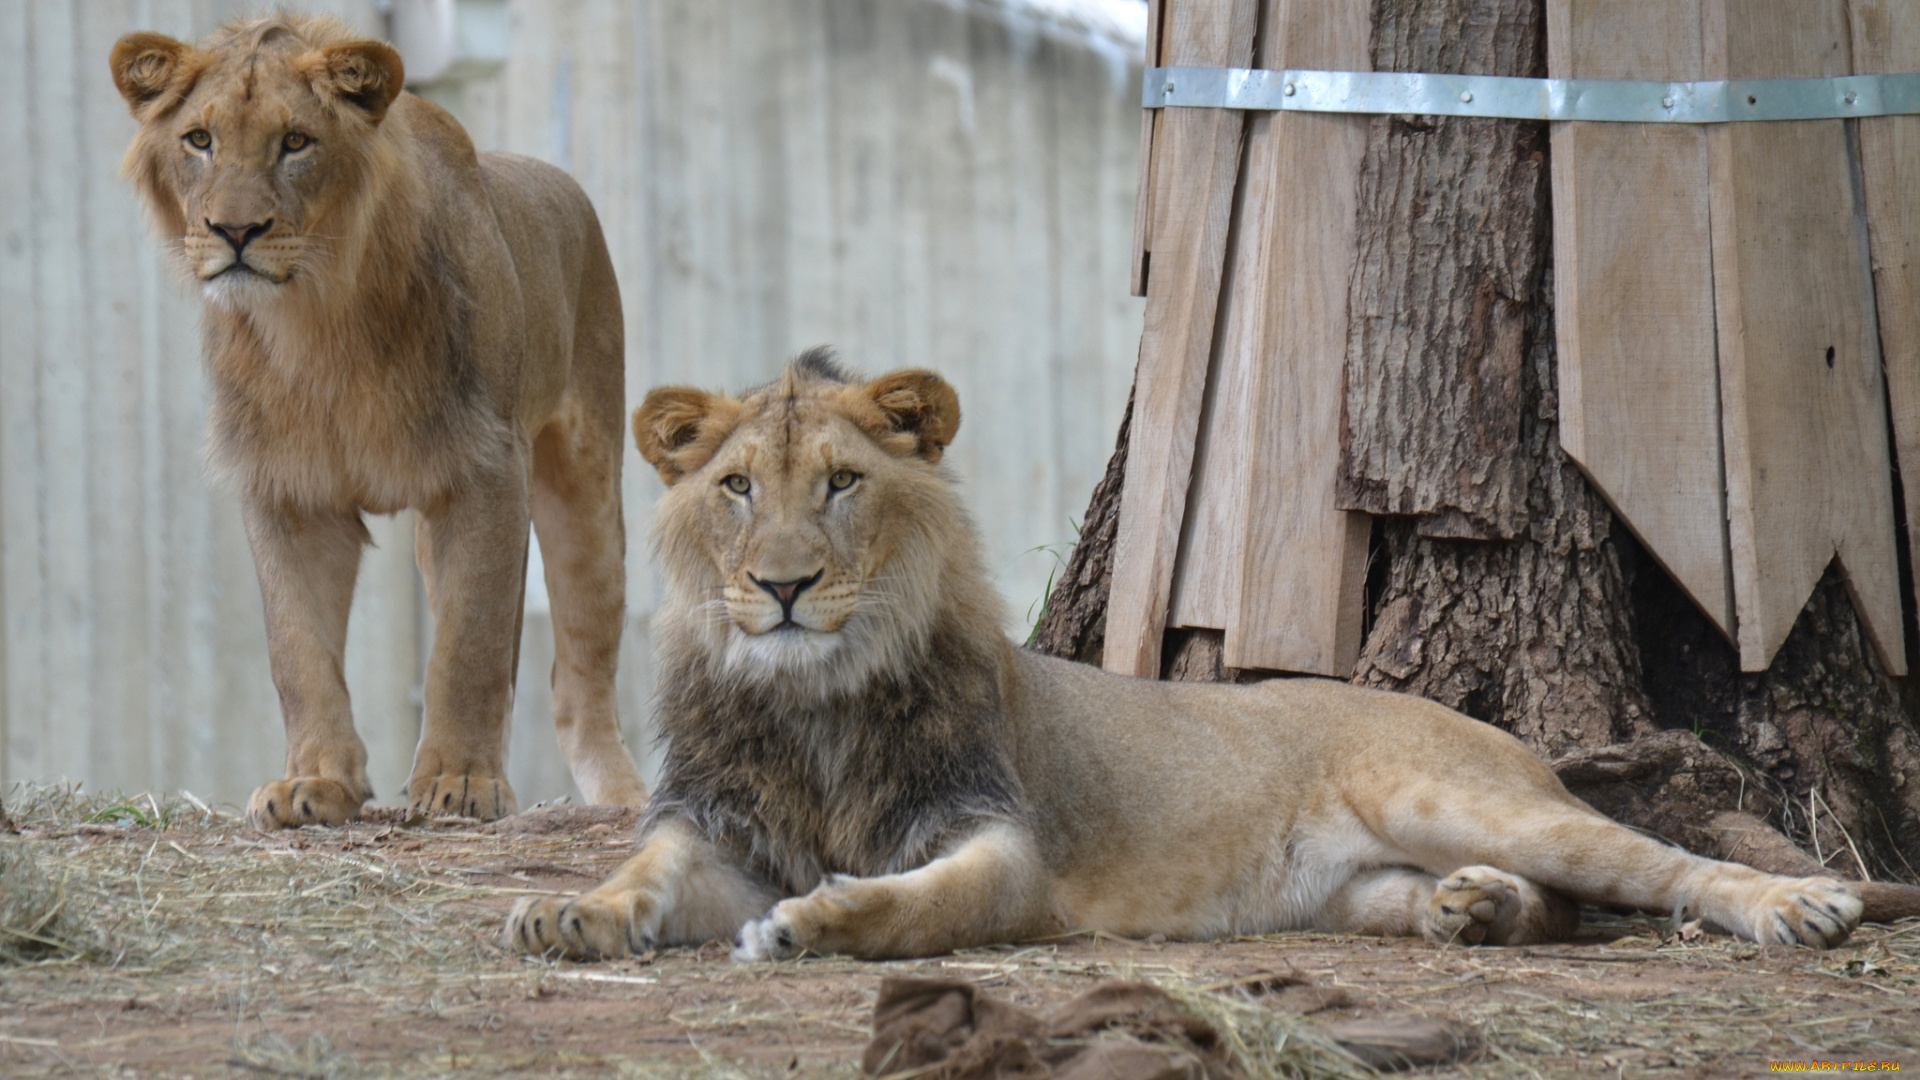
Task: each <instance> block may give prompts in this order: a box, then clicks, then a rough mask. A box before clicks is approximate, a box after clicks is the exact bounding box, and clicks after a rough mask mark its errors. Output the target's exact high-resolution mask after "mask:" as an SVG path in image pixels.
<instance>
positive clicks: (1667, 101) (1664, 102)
mask: <svg viewBox="0 0 1920 1080" xmlns="http://www.w3.org/2000/svg"><path fill="white" fill-rule="evenodd" d="M1660 107H1661V108H1663V109H1671V108H1673V99H1672V98H1670V97H1663V98H1661V99H1660Z"/></svg>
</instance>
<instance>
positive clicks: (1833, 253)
mask: <svg viewBox="0 0 1920 1080" xmlns="http://www.w3.org/2000/svg"><path fill="white" fill-rule="evenodd" d="M1843 3H1844V0H1702V10H1701V22H1702V26H1703V35H1702V39H1703V53H1704V57H1705V60H1706V65H1705V67H1706V70H1705V75H1706V77H1707V78H1709V79H1726V78H1739V79H1771V78H1793V77H1802V78H1805V77H1832V76H1838V75H1846V74H1849V73H1850V66H1851V61H1850V54H1851V52H1852V48H1851V44H1852V43H1851V39H1850V34H1849V31H1848V29H1847V19H1846V12H1845V10H1844V9H1843ZM1846 123H1847V122H1846V121H1841V120H1832V121H1798V122H1790V123H1736V124H1721V125H1717V126H1716V127H1714V128H1713V129H1712V130H1711V131H1709V132H1708V135H1707V143H1708V148H1709V155H1708V156H1709V162H1710V174H1711V183H1710V191H1711V198H1712V219H1713V273H1714V300H1715V310H1716V323H1717V326H1718V328H1719V351H1720V387H1721V394H1720V399H1721V430H1722V438H1723V440H1724V450H1725V455H1726V471H1727V518H1728V535H1729V541H1730V547H1731V550H1732V556H1733V558H1732V562H1733V590H1734V606H1735V611H1736V617H1737V623H1738V642H1739V647H1740V666H1741V667H1742V668H1743V669H1744V670H1747V671H1763V670H1765V669H1766V667H1767V665H1768V663H1769V662H1770V661H1771V660H1772V659H1773V655H1774V653H1775V652H1776V651H1777V650H1778V649H1779V647H1780V645H1781V644H1782V643H1783V642H1785V641H1786V638H1787V635H1788V633H1789V632H1791V631H1792V629H1793V624H1794V622H1795V620H1796V619H1798V617H1799V615H1800V611H1801V609H1802V608H1803V607H1804V606H1805V604H1806V601H1807V598H1808V596H1810V595H1811V594H1812V591H1813V587H1814V585H1815V584H1817V583H1818V582H1819V580H1820V577H1821V574H1822V573H1824V571H1825V570H1826V567H1827V565H1828V564H1829V563H1831V562H1832V561H1833V559H1834V558H1835V557H1836V555H1837V556H1838V557H1839V559H1840V562H1841V566H1842V567H1843V568H1844V569H1845V571H1846V575H1847V581H1848V585H1849V591H1850V593H1851V595H1852V597H1853V601H1854V607H1855V608H1856V610H1857V611H1858V612H1859V614H1860V621H1861V624H1862V625H1863V627H1864V628H1865V629H1866V632H1867V635H1868V637H1869V638H1871V639H1872V641H1873V643H1874V645H1875V647H1876V649H1877V650H1878V652H1879V654H1880V658H1881V662H1882V663H1883V664H1885V665H1886V667H1887V669H1888V671H1890V672H1892V673H1893V674H1896V675H1898V674H1904V673H1905V671H1906V648H1905V643H1904V640H1903V632H1902V628H1901V625H1900V593H1899V573H1898V570H1897V564H1896V560H1895V554H1894V525H1893V488H1892V474H1891V472H1890V462H1889V455H1888V449H1887V427H1886V411H1885V398H1884V397H1883V396H1882V394H1883V386H1882V381H1881V374H1880V350H1879V343H1878V340H1877V327H1876V322H1875V314H1874V309H1873V291H1872V281H1871V274H1870V270H1869V265H1868V260H1867V245H1866V237H1865V231H1866V230H1865V225H1864V221H1863V217H1864V208H1863V207H1862V206H1861V205H1860V200H1859V197H1858V195H1859V193H1858V192H1857V190H1856V188H1855V185H1854V178H1853V172H1852V169H1851V162H1850V159H1851V153H1852V148H1851V147H1850V146H1849V145H1848V138H1847V131H1846Z"/></svg>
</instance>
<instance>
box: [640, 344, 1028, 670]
mask: <svg viewBox="0 0 1920 1080" xmlns="http://www.w3.org/2000/svg"><path fill="white" fill-rule="evenodd" d="M959 427H960V401H959V398H958V396H957V395H955V393H954V392H953V388H952V387H951V386H949V385H947V383H946V382H945V381H944V380H943V379H941V378H940V377H939V376H938V375H935V374H933V373H932V372H930V371H919V370H907V371H896V372H894V373H892V374H890V375H885V376H882V377H881V378H879V379H876V380H873V381H872V382H860V381H855V380H851V379H849V378H848V377H847V376H846V375H844V374H843V373H842V372H841V371H840V370H839V368H838V367H837V366H836V365H835V364H834V363H833V362H832V360H831V359H830V354H828V353H827V352H826V351H825V350H815V351H813V352H810V353H807V354H806V355H804V356H802V357H800V358H799V359H798V360H796V361H795V362H794V363H793V364H792V365H790V366H789V367H788V368H787V370H786V372H785V373H784V374H783V375H782V376H781V377H780V378H779V379H778V380H777V381H775V382H773V383H771V384H769V385H767V386H764V387H762V388H760V389H758V390H755V391H753V392H751V393H748V394H747V395H745V396H744V397H741V398H732V397H727V396H724V395H719V394H709V393H706V392H704V391H701V390H695V389H691V388H689V387H679V386H670V387H662V388H660V389H657V390H655V391H653V392H652V393H650V394H648V395H647V400H646V402H645V403H644V404H642V405H641V406H640V408H639V409H638V410H637V411H635V413H634V415H633V428H634V437H635V439H636V440H637V442H638V443H639V447H640V453H641V455H642V456H644V457H645V458H646V459H647V461H648V462H649V463H651V464H652V465H653V467H654V468H655V469H656V470H658V471H659V473H660V478H661V479H662V480H664V481H666V483H667V485H668V491H667V494H666V496H665V498H663V499H662V500H661V501H660V507H659V512H658V518H657V519H656V526H655V539H656V543H657V545H658V548H659V553H660V561H661V565H662V568H663V569H664V570H665V572H666V577H667V583H668V587H669V596H668V600H667V605H666V608H665V609H664V610H663V612H662V617H663V619H664V620H665V621H666V622H667V623H668V624H670V628H671V629H677V630H681V631H684V632H686V634H687V635H689V637H690V641H689V644H690V645H691V646H692V647H695V648H698V649H700V650H702V651H704V652H705V653H706V654H707V657H708V660H709V661H710V662H711V663H712V664H713V665H714V666H715V667H716V668H718V669H719V670H723V671H725V672H727V673H729V674H731V675H734V676H738V677H742V678H746V679H749V680H767V679H773V678H776V677H779V678H784V679H787V680H789V681H793V682H795V683H796V685H802V686H809V687H812V688H813V689H816V690H820V691H826V690H834V689H851V688H853V687H854V686H856V685H858V684H859V683H862V682H864V681H865V680H866V679H868V678H870V677H871V676H872V675H873V674H875V673H876V672H879V671H884V670H888V669H889V668H890V667H891V666H894V665H898V664H901V663H906V662H909V659H910V657H912V656H914V655H915V654H916V653H917V651H918V650H919V649H920V648H922V647H923V646H924V645H925V643H926V641H927V638H928V635H929V633H930V632H931V631H932V629H933V627H934V624H935V623H936V622H937V621H938V620H939V619H940V618H941V617H942V616H944V615H954V614H957V615H959V616H960V617H962V618H964V619H966V620H968V622H969V623H970V624H979V625H982V626H984V629H985V631H986V632H990V633H994V634H998V633H999V630H998V627H997V614H998V613H997V600H996V599H995V598H994V597H993V596H992V592H991V589H990V588H989V587H987V586H986V585H985V581H984V575H982V574H981V572H980V569H979V557H978V554H977V550H976V542H975V540H974V538H973V531H972V526H971V524H970V523H969V521H968V520H967V518H966V515H965V513H964V511H962V510H961V509H960V506H959V504H958V501H957V500H956V499H955V498H954V493H953V490H952V485H951V481H950V480H949V479H948V477H947V476H946V474H945V471H944V470H942V469H941V468H940V467H939V463H940V458H941V455H942V454H943V453H944V451H945V449H946V447H947V444H948V443H950V442H952V440H953V437H954V434H955V432H957V431H958V430H959Z"/></svg>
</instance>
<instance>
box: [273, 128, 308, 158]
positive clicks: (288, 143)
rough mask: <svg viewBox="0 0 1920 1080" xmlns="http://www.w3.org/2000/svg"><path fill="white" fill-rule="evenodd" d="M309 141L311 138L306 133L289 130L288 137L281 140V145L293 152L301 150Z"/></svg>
mask: <svg viewBox="0 0 1920 1080" xmlns="http://www.w3.org/2000/svg"><path fill="white" fill-rule="evenodd" d="M308 141H309V140H308V139H307V137H306V136H305V135H302V134H300V133H299V132H297V131H289V132H287V137H286V138H284V139H281V140H280V146H281V148H282V149H284V150H286V151H287V153H289V154H291V153H293V152H294V151H295V150H300V149H303V148H305V146H306V145H307V143H308Z"/></svg>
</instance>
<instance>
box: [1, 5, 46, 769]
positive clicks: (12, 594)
mask: <svg viewBox="0 0 1920 1080" xmlns="http://www.w3.org/2000/svg"><path fill="white" fill-rule="evenodd" d="M27 12H28V7H27V5H25V4H6V5H0V102H4V104H5V107H4V108H0V140H3V141H4V143H5V145H7V146H14V147H24V146H27V145H29V143H30V139H31V138H32V129H31V125H32V124H33V117H34V110H33V109H32V108H30V107H29V106H28V105H27V102H28V101H29V100H30V93H31V91H30V87H31V86H32V81H33V72H32V67H31V65H30V64H29V63H28V51H29V48H28V40H29V39H28V36H27ZM35 163H36V162H35V159H34V157H33V156H32V155H30V154H20V153H16V154H0V193H4V197H0V783H11V782H13V781H15V780H22V779H31V778H36V777H37V776H38V775H39V766H40V721H39V717H40V716H41V715H42V714H43V713H44V712H45V709H46V702H45V695H46V674H45V673H46V657H45V649H46V636H45V634H44V633H43V632H42V628H41V614H42V612H44V611H45V604H44V601H43V599H42V583H41V580H40V486H39V484H38V482H37V481H38V475H39V469H40V447H39V436H38V431H39V417H38V408H37V402H38V399H39V394H38V392H37V391H36V389H35V384H36V382H37V377H36V373H35V370H34V342H35V339H36V338H37V336H38V333H39V312H38V310H37V309H36V307H35V305H34V295H33V273H34V263H35V254H36V253H35V250H34V242H33V241H34V237H33V228H32V226H33V217H34V209H35V208H34V206H33V203H32V202H31V200H30V199H29V198H28V197H27V196H28V193H29V192H30V191H31V189H32V185H33V173H34V166H35Z"/></svg>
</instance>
